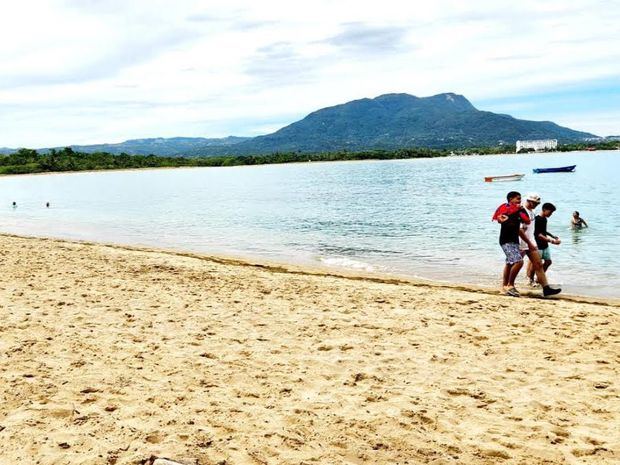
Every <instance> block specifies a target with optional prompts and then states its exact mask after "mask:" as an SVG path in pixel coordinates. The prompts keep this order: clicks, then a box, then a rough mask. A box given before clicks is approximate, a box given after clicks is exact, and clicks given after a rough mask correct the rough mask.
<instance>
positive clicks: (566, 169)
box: [532, 165, 577, 173]
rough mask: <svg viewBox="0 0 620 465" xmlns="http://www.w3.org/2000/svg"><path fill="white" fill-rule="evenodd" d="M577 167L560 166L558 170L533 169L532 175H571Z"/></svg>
mask: <svg viewBox="0 0 620 465" xmlns="http://www.w3.org/2000/svg"><path fill="white" fill-rule="evenodd" d="M576 166H577V165H570V166H560V167H558V168H534V169H533V170H532V171H533V172H534V173H572V172H573V171H575V167H576Z"/></svg>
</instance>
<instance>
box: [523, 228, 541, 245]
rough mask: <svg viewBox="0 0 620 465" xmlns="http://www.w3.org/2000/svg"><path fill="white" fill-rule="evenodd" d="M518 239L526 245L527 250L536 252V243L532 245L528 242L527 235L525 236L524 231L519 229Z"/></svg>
mask: <svg viewBox="0 0 620 465" xmlns="http://www.w3.org/2000/svg"><path fill="white" fill-rule="evenodd" d="M519 237H520V238H521V239H523V241H524V242H525V243H526V244H527V248H528V249H530V250H538V247H536V243H532V241H530V238H529V237H527V235H526V234H525V231H523V229H521V228H519Z"/></svg>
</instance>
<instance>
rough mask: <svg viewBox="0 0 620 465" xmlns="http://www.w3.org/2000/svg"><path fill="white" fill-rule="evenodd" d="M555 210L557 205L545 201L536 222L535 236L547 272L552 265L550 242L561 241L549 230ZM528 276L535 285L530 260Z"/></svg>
mask: <svg viewBox="0 0 620 465" xmlns="http://www.w3.org/2000/svg"><path fill="white" fill-rule="evenodd" d="M554 211H555V205H553V204H552V203H543V206H542V211H541V213H540V215H536V220H535V222H534V238H535V239H536V246H537V247H538V251H539V254H540V258H541V260H542V261H543V270H544V271H545V273H546V272H547V270H548V269H549V267H550V266H551V263H553V262H552V261H551V251H550V247H549V244H555V245H559V244H560V243H561V241H560V238H559V237H557V236H554V235H553V234H551V233H550V232H549V231H547V220H548V218H550V217H551V215H553V212H554ZM527 277H528V278H529V279H530V286H534V285H535V283H534V267H533V266H532V263H531V262H530V263H529V265H528V267H527Z"/></svg>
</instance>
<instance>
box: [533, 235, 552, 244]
mask: <svg viewBox="0 0 620 465" xmlns="http://www.w3.org/2000/svg"><path fill="white" fill-rule="evenodd" d="M547 235H549V236H551V234H547ZM536 239H540V240H541V241H543V242H547V243H549V242H551V241H550V240H549V238H548V237H547V236H545V235H544V234H543V233H538V236H536Z"/></svg>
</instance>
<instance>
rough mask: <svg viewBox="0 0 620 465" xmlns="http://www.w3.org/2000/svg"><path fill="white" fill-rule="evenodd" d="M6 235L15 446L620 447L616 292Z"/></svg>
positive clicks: (619, 456) (584, 458)
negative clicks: (445, 280) (354, 273)
mask: <svg viewBox="0 0 620 465" xmlns="http://www.w3.org/2000/svg"><path fill="white" fill-rule="evenodd" d="M0 248H1V250H2V254H1V256H0V270H1V273H2V282H1V284H0V445H1V446H0V465H16V464H20V465H21V464H41V465H45V464H106V465H109V464H144V463H149V459H151V458H153V457H167V458H169V459H173V460H176V461H178V462H180V463H186V464H220V465H224V464H226V465H233V464H268V465H272V464H354V465H359V464H373V465H374V464H426V463H428V464H436V465H440V464H496V463H504V464H528V465H531V464H612V463H618V461H620V395H619V394H620V389H619V387H618V380H619V379H620V363H619V362H620V305H619V304H618V302H617V301H594V300H588V299H583V300H580V299H573V300H569V299H555V300H543V299H540V298H520V299H516V298H509V297H504V296H500V295H498V294H497V293H495V292H491V291H482V290H475V289H466V288H459V287H455V286H443V285H438V284H437V285H435V284H428V283H427V284H424V283H413V282H406V281H398V280H390V279H385V280H383V279H379V278H376V279H367V278H364V277H351V276H345V277H340V276H334V275H327V274H321V273H318V272H311V271H308V272H305V271H303V270H300V269H287V268H286V267H273V266H259V265H256V264H254V265H252V264H245V263H242V262H238V261H234V260H222V259H217V258H210V257H204V256H199V255H192V254H182V253H174V252H166V251H158V250H140V249H134V248H128V247H120V246H109V245H97V244H87V243H76V242H65V241H59V240H51V239H32V238H21V237H15V236H0Z"/></svg>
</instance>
